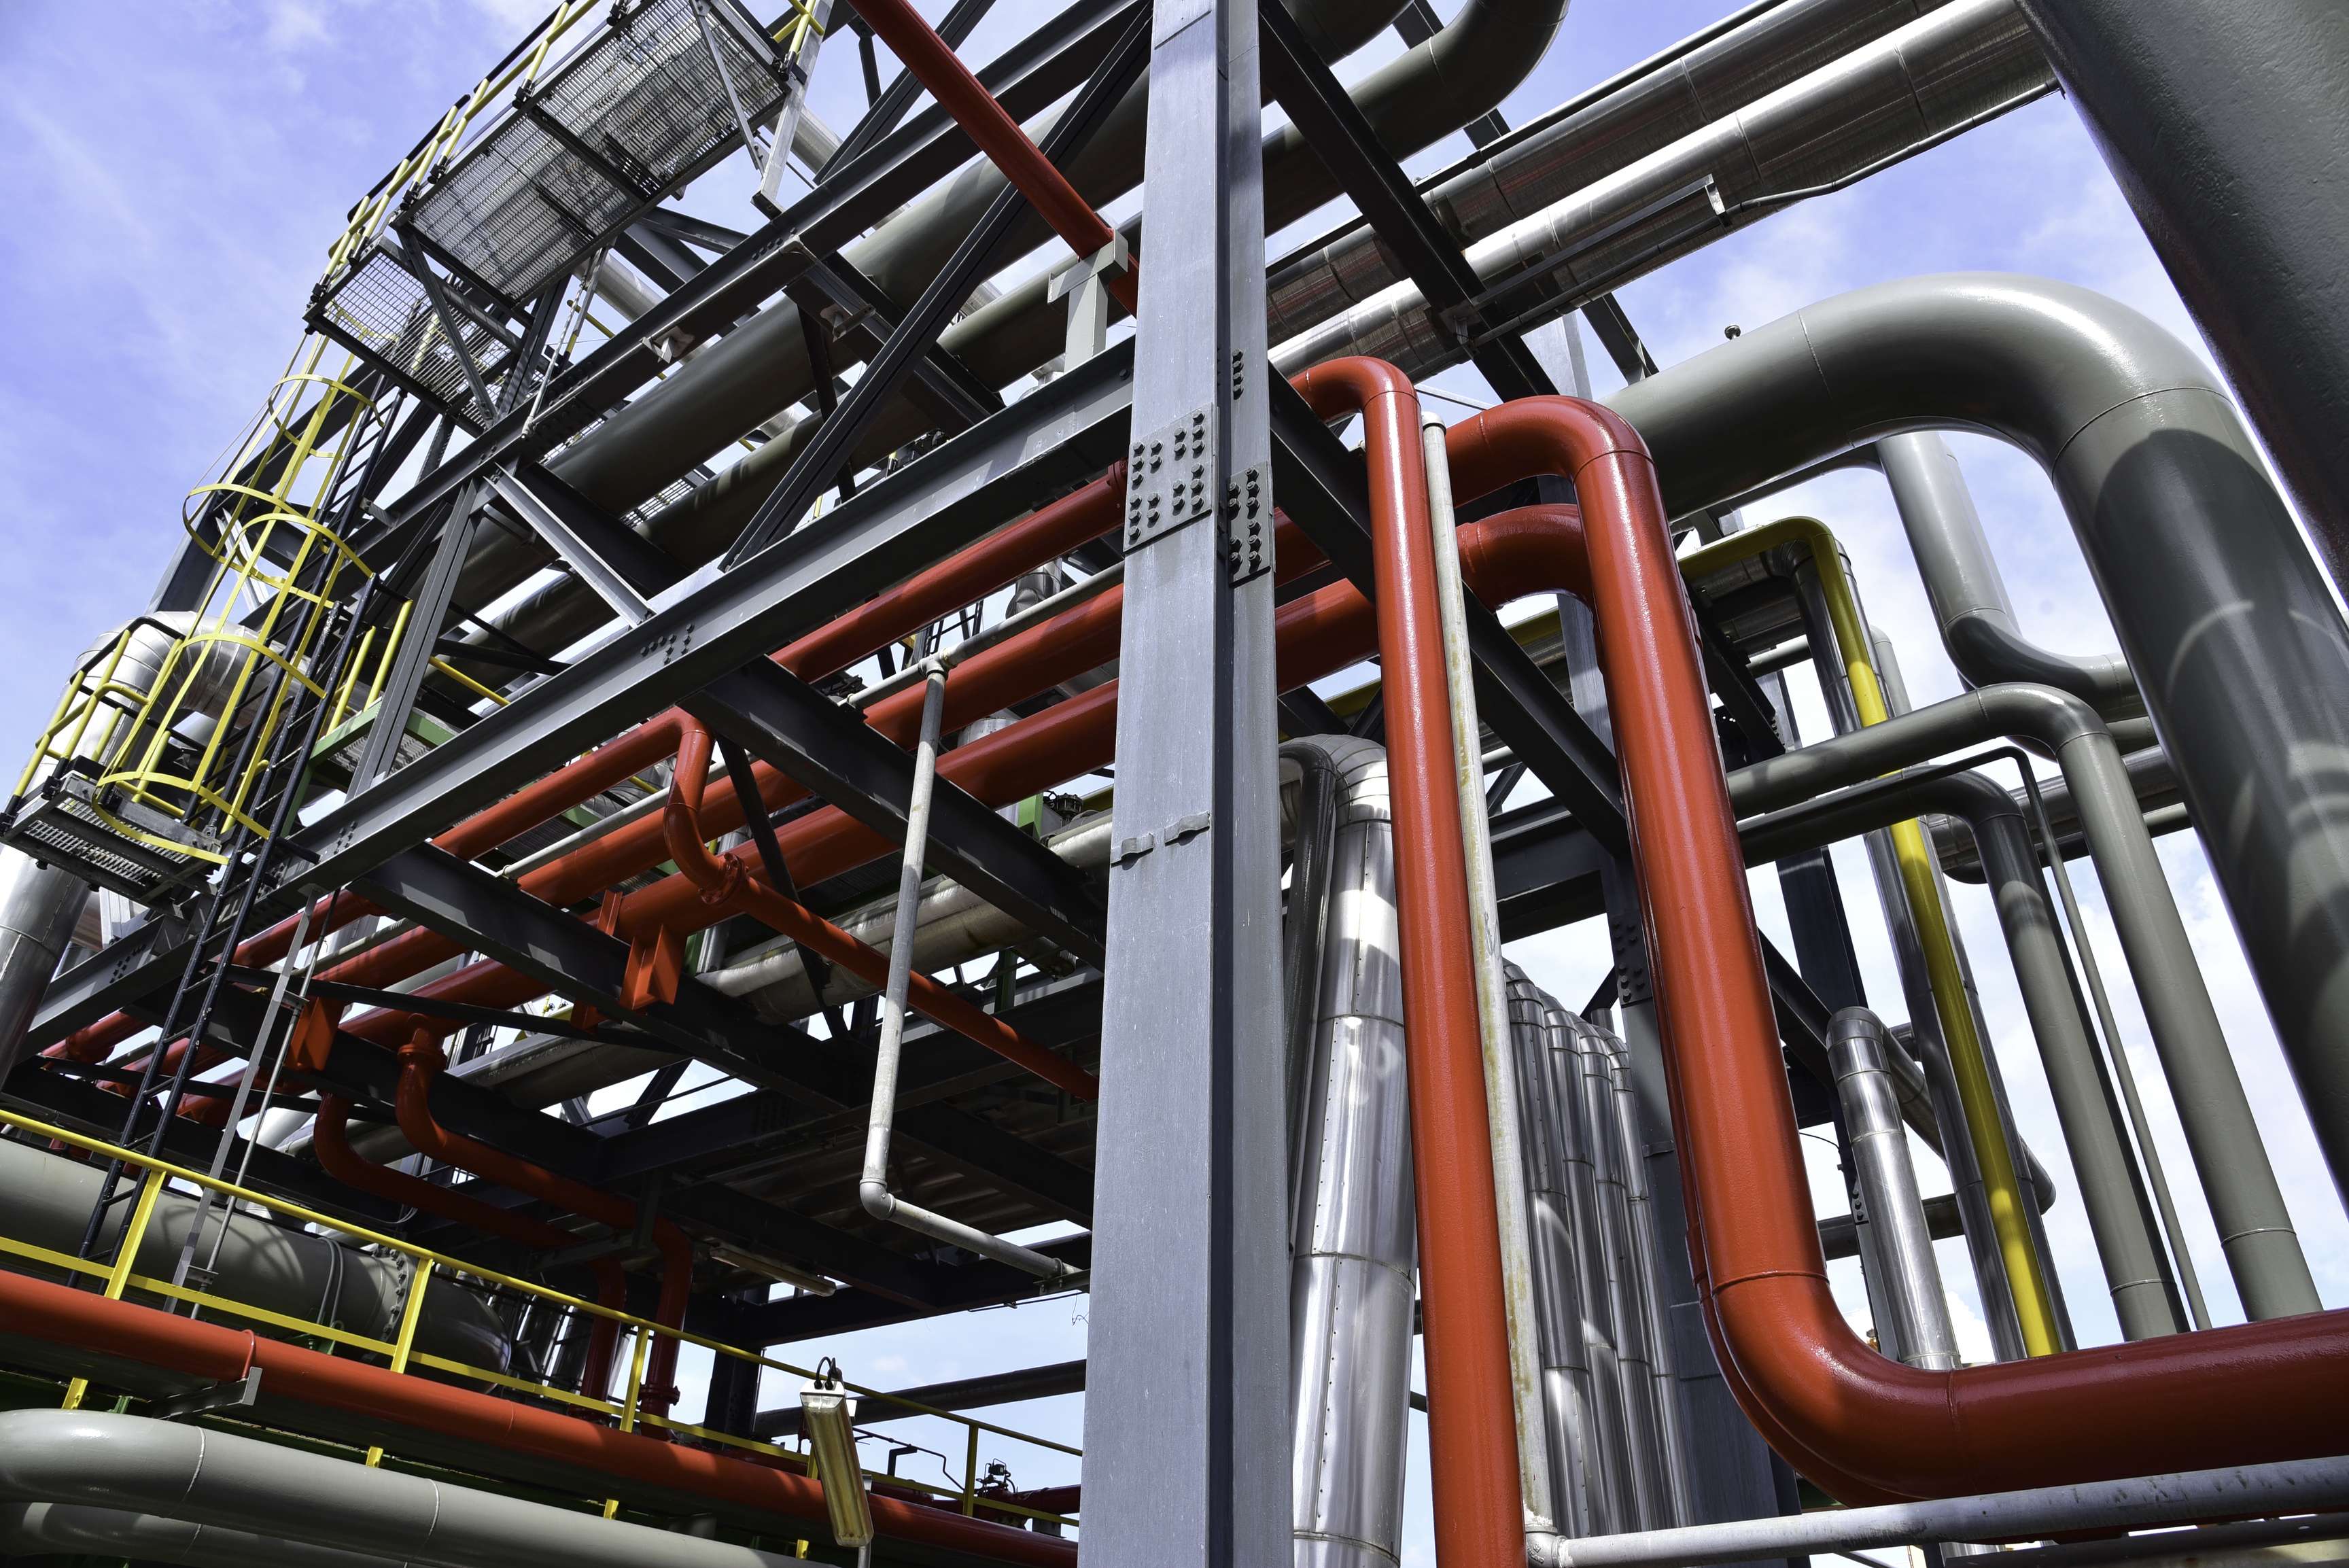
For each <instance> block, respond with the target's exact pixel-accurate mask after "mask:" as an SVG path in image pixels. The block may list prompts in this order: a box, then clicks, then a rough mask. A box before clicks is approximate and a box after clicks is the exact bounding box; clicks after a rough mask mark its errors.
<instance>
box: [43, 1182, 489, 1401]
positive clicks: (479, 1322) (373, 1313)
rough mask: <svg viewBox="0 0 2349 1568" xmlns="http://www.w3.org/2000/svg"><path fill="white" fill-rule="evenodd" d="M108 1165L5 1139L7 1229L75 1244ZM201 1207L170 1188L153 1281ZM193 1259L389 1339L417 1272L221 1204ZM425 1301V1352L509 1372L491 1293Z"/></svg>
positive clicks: (221, 1289) (152, 1245) (421, 1335)
mask: <svg viewBox="0 0 2349 1568" xmlns="http://www.w3.org/2000/svg"><path fill="white" fill-rule="evenodd" d="M103 1169H104V1168H103V1167H102V1166H98V1165H85V1164H83V1163H81V1162H80V1161H75V1160H69V1159H67V1158H66V1157H65V1156H63V1155H60V1154H52V1153H50V1152H49V1151H48V1150H46V1149H43V1148H41V1147H39V1146H38V1145H36V1144H31V1143H20V1142H16V1141H15V1140H0V1191H5V1192H6V1193H7V1194H8V1233H9V1234H10V1235H11V1236H13V1237H15V1238H16V1240H18V1241H20V1242H30V1243H33V1244H34V1245H36V1246H42V1247H47V1248H49V1249H50V1250H51V1251H53V1252H60V1253H68V1254H70V1253H73V1252H74V1251H75V1250H76V1248H77V1247H78V1246H79V1244H80V1243H81V1236H82V1228H83V1226H84V1225H86V1224H87V1223H88V1219H89V1212H90V1209H91V1208H92V1207H93V1206H94V1205H95V1204H96V1203H97V1202H98V1185H99V1182H100V1181H101V1180H102V1177H103ZM196 1212H197V1203H196V1201H195V1200H194V1199H192V1198H189V1197H186V1196H183V1195H182V1194H180V1193H177V1192H166V1193H164V1194H163V1196H162V1198H161V1199H160V1201H159V1202H157V1203H156V1205H155V1217H154V1219H153V1220H152V1221H151V1222H150V1223H149V1225H148V1227H147V1233H146V1236H145V1237H144V1239H143V1240H142V1241H141V1242H140V1246H139V1256H138V1261H137V1263H136V1264H135V1265H134V1266H135V1268H136V1269H137V1272H139V1273H140V1274H144V1275H146V1276H147V1277H148V1278H150V1279H169V1278H170V1277H171V1271H172V1270H173V1269H174V1268H175V1267H176V1266H177V1265H178V1264H179V1261H180V1253H181V1248H182V1246H183V1245H184V1243H185V1242H186V1239H187V1234H188V1227H189V1226H190V1225H191V1224H192V1223H193V1222H194V1221H195V1218H196ZM128 1220H129V1206H128V1205H122V1206H119V1207H117V1208H116V1209H115V1211H114V1212H113V1214H112V1216H111V1217H110V1218H109V1222H108V1223H107V1224H106V1226H105V1227H104V1228H103V1229H101V1230H100V1232H99V1233H98V1241H99V1243H100V1244H99V1247H98V1254H97V1255H98V1256H100V1257H105V1256H108V1255H109V1253H110V1252H111V1249H112V1248H113V1245H114V1243H115V1240H116V1238H117V1237H119V1235H120V1234H121V1233H122V1227H123V1225H124V1223H125V1222H127V1221H128ZM223 1225H225V1231H223ZM215 1239H217V1240H218V1241H219V1243H220V1252H219V1254H218V1256H217V1258H215V1257H214V1255H213V1253H212V1243H213V1242H214V1240H215ZM195 1261H196V1262H197V1263H198V1264H208V1265H209V1266H210V1267H211V1268H212V1269H213V1270H214V1271H215V1273H214V1275H213V1281H212V1285H211V1287H210V1288H211V1289H212V1291H213V1292H214V1293H216V1294H218V1295H222V1296H224V1297H226V1298H228V1299H229V1300H232V1301H237V1302H243V1304H245V1305H248V1306H257V1307H262V1308H264V1309H266V1310H268V1311H271V1312H275V1313H282V1314H284V1315H286V1316H289V1317H296V1318H303V1319H306V1320H308V1321H310V1322H314V1323H330V1324H335V1325H336V1326H340V1327H343V1328H345V1329H347V1330H349V1331H350V1332H351V1333H353V1334H364V1335H366V1336H368V1337H369V1338H371V1339H381V1340H387V1341H388V1340H391V1339H394V1338H396V1337H397V1336H398V1333H399V1315H400V1308H401V1307H402V1305H404V1304H405V1303H406V1301H407V1298H408V1284H409V1279H410V1278H411V1277H412V1273H413V1270H412V1265H411V1264H410V1263H409V1260H408V1258H407V1256H406V1255H405V1254H397V1255H391V1256H382V1255H378V1254H376V1253H367V1252H362V1251H360V1250H359V1249H358V1248H357V1247H355V1246H351V1245H348V1244H347V1243H343V1242H339V1241H336V1239H335V1238H333V1237H331V1236H325V1235H319V1234H316V1233H312V1232H308V1231H300V1230H295V1229H292V1228H290V1227H287V1226H284V1225H278V1224H274V1223H272V1222H270V1221H269V1220H267V1219H265V1218H263V1217H262V1216H260V1215H257V1214H249V1213H246V1212H243V1211H242V1210H235V1211H232V1212H227V1213H226V1214H225V1215H223V1212H222V1210H221V1208H220V1207H219V1206H218V1205H217V1204H215V1205H214V1206H213V1207H212V1211H211V1215H210V1219H209V1220H208V1222H207V1223H206V1225H205V1227H204V1231H203V1233H202V1236H200V1237H199V1238H198V1240H197V1243H196V1253H195ZM0 1267H6V1268H10V1269H15V1270H17V1271H19V1272H22V1273H26V1274H37V1275H40V1276H42V1277H44V1278H58V1277H61V1274H60V1271H57V1270H54V1269H50V1268H47V1267H45V1266H43V1265H41V1264H32V1263H29V1262H27V1261H26V1260H24V1259H21V1258H16V1257H8V1258H6V1259H5V1261H0ZM130 1294H131V1295H132V1297H133V1298H134V1299H136V1298H138V1297H139V1296H140V1295H142V1294H143V1293H142V1292H140V1290H139V1289H138V1288H137V1287H136V1286H133V1287H132V1289H131V1292H130ZM425 1299H426V1311H425V1313H424V1315H422V1316H421V1317H420V1318H419V1319H418V1320H417V1334H418V1342H417V1343H418V1347H419V1349H423V1350H429V1351H430V1352H432V1353H433V1354H434V1355H436V1356H445V1357H449V1358H450V1360H452V1361H462V1362H464V1363H465V1364H466V1365H467V1366H471V1367H486V1368H488V1369H489V1370H491V1371H493V1372H494V1371H503V1370H504V1369H505V1367H506V1356H507V1341H506V1335H505V1330H504V1327H503V1326H502V1325H501V1324H500V1323H499V1321H498V1319H497V1315H496V1314H494V1313H493V1312H492V1311H491V1309H490V1307H489V1305H488V1304H487V1303H486V1302H484V1301H483V1300H481V1297H479V1296H477V1295H473V1294H472V1293H471V1291H467V1290H462V1289H458V1288H454V1287H451V1286H450V1285H449V1284H447V1283H446V1282H445V1281H444V1282H442V1284H441V1286H440V1289H438V1290H434V1291H432V1292H430V1293H429V1295H427V1296H426V1298H425ZM0 1334H5V1324H0ZM6 1343H7V1345H8V1346H9V1358H10V1359H12V1360H16V1361H19V1362H23V1363H29V1364H33V1365H47V1364H48V1363H49V1361H50V1360H52V1359H53V1357H49V1356H47V1354H45V1352H46V1351H47V1346H42V1345H40V1344H37V1343H36V1342H34V1341H30V1340H24V1339H17V1338H14V1337H13V1336H12V1337H10V1338H8V1339H7V1340H6Z"/></svg>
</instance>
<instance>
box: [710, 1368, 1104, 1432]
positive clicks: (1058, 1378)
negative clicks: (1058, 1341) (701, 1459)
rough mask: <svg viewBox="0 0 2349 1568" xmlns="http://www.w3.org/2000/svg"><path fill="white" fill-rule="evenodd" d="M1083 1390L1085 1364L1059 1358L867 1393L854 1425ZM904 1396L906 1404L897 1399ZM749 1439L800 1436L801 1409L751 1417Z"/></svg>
mask: <svg viewBox="0 0 2349 1568" xmlns="http://www.w3.org/2000/svg"><path fill="white" fill-rule="evenodd" d="M1084 1391H1085V1364H1084V1363H1083V1362H1082V1361H1056V1362H1054V1363H1053V1364H1052V1365H1051V1366H1050V1367H1021V1368H1019V1370H1018V1371H1016V1372H991V1373H989V1374H988V1375H987V1376H986V1377H957V1378H956V1379H955V1380H954V1381H952V1382H950V1383H925V1384H923V1385H922V1386H921V1387H917V1388H892V1389H889V1390H888V1391H887V1392H885V1393H881V1394H868V1395H866V1396H865V1397H864V1398H863V1399H862V1400H861V1401H859V1402H858V1405H857V1408H856V1424H857V1425H858V1426H860V1427H865V1426H872V1425H874V1424H875V1423H877V1422H881V1421H903V1420H906V1419H909V1418H913V1417H915V1416H917V1415H919V1414H920V1412H919V1411H916V1410H912V1409H908V1408H905V1406H907V1405H926V1406H928V1407H929V1408H931V1409H933V1410H984V1409H987V1408H989V1407H992V1406H996V1405H1016V1404H1019V1403H1020V1402H1022V1401H1024V1400H1028V1399H1050V1398H1058V1397H1059V1396H1061V1395H1062V1394H1081V1393H1083V1392H1084ZM899 1400H902V1401H904V1404H897V1403H895V1401H899ZM746 1435H748V1436H750V1437H758V1438H767V1439H779V1438H795V1437H797V1436H799V1435H800V1408H799V1407H798V1406H797V1405H781V1406H778V1407H777V1408H774V1409H771V1410H761V1411H760V1412H759V1413H758V1414H757V1415H756V1416H754V1417H753V1418H751V1421H750V1432H749V1433H748V1434H746Z"/></svg>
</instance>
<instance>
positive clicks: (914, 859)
mask: <svg viewBox="0 0 2349 1568" xmlns="http://www.w3.org/2000/svg"><path fill="white" fill-rule="evenodd" d="M946 689H947V672H946V669H945V667H944V666H943V665H939V664H937V663H936V661H935V660H933V661H931V663H930V665H929V668H928V671H927V674H926V677H925V679H924V681H923V683H922V734H921V739H920V741H919V742H918V743H917V744H916V748H915V752H914V782H913V789H912V792H911V794H910V795H909V797H908V798H907V800H906V804H905V855H904V856H903V858H902V859H901V861H900V862H899V865H898V871H897V923H896V931H895V935H894V936H893V937H892V938H891V940H890V943H889V974H888V978H887V980H886V981H885V983H884V985H882V988H881V1038H880V1042H879V1044H878V1045H877V1046H876V1047H875V1048H874V1057H873V1105H872V1110H871V1112H870V1114H869V1115H868V1117H867V1119H866V1121H865V1128H864V1171H863V1173H862V1174H861V1175H860V1176H859V1178H858V1180H857V1183H856V1195H857V1201H858V1202H860V1203H862V1204H863V1205H864V1212H866V1213H868V1214H870V1215H872V1216H873V1217H874V1219H876V1220H882V1221H885V1222H888V1223H890V1224H893V1225H902V1226H903V1227H905V1229H906V1230H909V1231H914V1232H916V1233H920V1234H922V1235H926V1236H929V1237H931V1238H933V1239H934V1240H936V1241H941V1242H948V1243H953V1244H954V1245H956V1246H958V1247H964V1248H967V1249H968V1250H969V1251H971V1252H974V1253H978V1255H979V1256H981V1257H986V1258H993V1259H994V1260H995V1261H996V1262H997V1263H999V1264H1010V1265H1011V1266H1012V1267H1013V1268H1016V1269H1018V1270H1019V1271H1020V1272H1021V1273H1022V1274H1034V1275H1035V1276H1036V1277H1037V1278H1039V1279H1044V1280H1050V1281H1052V1282H1054V1283H1056V1284H1057V1283H1059V1282H1061V1281H1062V1280H1065V1279H1067V1278H1068V1277H1069V1276H1071V1274H1074V1273H1075V1272H1076V1271H1075V1270H1073V1269H1071V1267H1070V1266H1069V1265H1068V1264H1064V1263H1062V1262H1061V1260H1060V1259H1058V1258H1055V1257H1051V1256H1050V1255H1048V1254H1046V1253H1040V1252H1038V1251H1037V1250H1036V1249H1035V1248H1033V1247H1023V1246H1020V1245H1019V1244H1018V1243H1013V1242H1007V1241H1005V1240H1003V1239H1002V1238H1001V1237H999V1236H994V1235H989V1234H988V1233H987V1232H985V1231H981V1230H978V1228H976V1227H975V1226H971V1225H966V1224H962V1223H960V1222H957V1221H954V1220H949V1219H947V1217H946V1216H945V1215H943V1214H937V1213H933V1212H930V1211H929V1210H927V1209H925V1208H922V1207H920V1206H919V1205H918V1204H914V1203H908V1202H903V1201H901V1200H900V1199H899V1198H898V1197H897V1196H896V1194H895V1193H894V1192H892V1191H889V1134H890V1132H891V1130H892V1129H893V1127H894V1126H895V1121H896V1117H897V1063H898V1058H899V1056H900V1054H901V1052H902V1051H903V1049H904V1047H905V998H906V994H907V992H908V990H909V989H910V988H911V983H912V980H913V975H914V932H915V927H916V924H917V923H918V922H919V919H920V914H921V904H922V861H923V859H924V857H925V856H926V854H927V852H928V850H929V839H930V798H931V794H932V788H931V787H932V785H933V784H934V783H935V782H936V779H937V767H938V717H939V714H940V712H941V710H942V709H943V708H944V707H945V706H946Z"/></svg>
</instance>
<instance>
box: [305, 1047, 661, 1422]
mask: <svg viewBox="0 0 2349 1568" xmlns="http://www.w3.org/2000/svg"><path fill="white" fill-rule="evenodd" d="M350 1115H351V1102H350V1101H349V1100H347V1099H344V1098H343V1097H342V1096H341V1095H338V1094H328V1095H321V1096H320V1097H319V1099H318V1116H317V1119H316V1122H314V1123H313V1124H312V1127H311V1131H310V1148H311V1150H312V1151H313V1152H315V1153H316V1155H317V1156H318V1165H319V1167H320V1169H322V1170H324V1171H326V1174H327V1175H329V1176H332V1177H333V1178H334V1179H335V1180H336V1181H340V1182H341V1183H342V1184H343V1185H344V1186H346V1187H354V1188H357V1190H358V1191H362V1192H370V1193H373V1194H374V1195H375V1196H376V1197H378V1198H381V1199H383V1200H385V1201H386V1202H392V1203H398V1204H400V1205H401V1206H402V1207H405V1208H410V1209H419V1210H421V1211H423V1212H425V1213H428V1214H437V1215H439V1216H440V1218H442V1219H444V1220H454V1221H456V1222H459V1223H460V1224H465V1225H471V1226H472V1227H473V1229H475V1230H477V1231H479V1232H481V1233H482V1234H484V1235H490V1236H503V1237H505V1238H506V1239H507V1240H508V1241H512V1242H520V1243H523V1245H524V1246H529V1247H568V1246H574V1245H576V1244H577V1243H578V1241H579V1238H578V1237H576V1236H574V1235H573V1234H572V1233H570V1232H568V1231H564V1230H558V1229H556V1228H555V1227H554V1226H553V1225H550V1224H546V1223H545V1222H542V1221H538V1220H533V1219H532V1218H530V1216H528V1215H527V1214H516V1213H513V1212H510V1211H508V1210H504V1209H501V1208H499V1207H498V1206H497V1205H496V1204H495V1203H484V1202H481V1200H480V1199H479V1198H475V1197H472V1196H471V1195H470V1194H468V1193H464V1192H452V1191H450V1190H449V1189H448V1188H446V1187H441V1186H437V1185H435V1184H434V1183H432V1182H430V1181H425V1180H424V1179H423V1178H422V1177H420V1176H411V1175H409V1173H408V1172H407V1171H394V1170H393V1169H391V1167H389V1166H388V1165H378V1164H377V1163H376V1162H375V1161H372V1160H368V1159H367V1158H365V1157H364V1156H362V1155H361V1154H360V1153H359V1151H358V1150H356V1149H354V1148H352V1147H351V1140H350ZM594 1267H595V1299H596V1300H597V1301H598V1302H600V1303H602V1304H603V1305H605V1306H608V1307H611V1308H613V1309H615V1310H616V1311H620V1312H626V1310H627V1308H628V1276H627V1274H626V1273H625V1272H623V1271H622V1269H621V1267H620V1265H619V1264H618V1263H617V1262H616V1260H614V1259H611V1258H597V1259H596V1260H595V1264H594ZM618 1339H619V1325H618V1324H616V1323H614V1322H613V1321H612V1320H611V1319H610V1318H608V1317H597V1318H594V1319H591V1326H590V1328H589V1330H588V1337H587V1366H586V1370H585V1373H584V1374H583V1375H582V1377H580V1387H581V1392H583V1393H586V1394H590V1395H592V1396H594V1397H595V1398H599V1399H600V1398H605V1397H606V1396H607V1395H608V1394H609V1392H610V1390H611V1387H612V1348H613V1346H614V1345H615V1344H616V1342H617V1341H618Z"/></svg>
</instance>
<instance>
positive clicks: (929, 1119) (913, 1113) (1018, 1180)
mask: <svg viewBox="0 0 2349 1568" xmlns="http://www.w3.org/2000/svg"><path fill="white" fill-rule="evenodd" d="M896 1130H897V1136H898V1138H899V1140H901V1141H902V1142H903V1143H904V1144H905V1146H906V1147H909V1148H912V1149H914V1150H916V1151H917V1152H919V1153H920V1154H922V1155H924V1156H925V1157H926V1158H927V1159H929V1160H932V1161H937V1162H939V1163H942V1164H945V1165H947V1166H949V1167H951V1168H953V1169H954V1170H957V1171H961V1172H962V1173H963V1174H965V1175H967V1176H969V1177H971V1178H973V1179H974V1180H976V1181H983V1182H985V1183H986V1184H987V1185H988V1186H989V1187H992V1188H994V1189H995V1190H996V1191H999V1192H1001V1193H1003V1194H1005V1195H1006V1196H1008V1197H1013V1198H1018V1199H1019V1200H1021V1201H1022V1202H1027V1203H1030V1204H1033V1205H1034V1206H1035V1207H1036V1208H1038V1209H1040V1210H1042V1211H1043V1212H1046V1213H1048V1214H1050V1215H1051V1216H1052V1218H1054V1219H1056V1220H1067V1221H1069V1222H1071V1223H1074V1224H1079V1225H1085V1226H1088V1227H1089V1226H1091V1225H1092V1222H1093V1173H1092V1171H1088V1170H1086V1169H1085V1168H1084V1167H1083V1166H1081V1165H1078V1164H1076V1163H1074V1162H1072V1161H1067V1160H1063V1159H1061V1157H1060V1156H1059V1155H1057V1154H1054V1153H1052V1152H1051V1151H1050V1150H1043V1149H1039V1148H1037V1147H1036V1146H1035V1145H1034V1144H1032V1143H1030V1142H1029V1141H1028V1140H1026V1139H1024V1138H1019V1137H1015V1136H1014V1135H1013V1134H1011V1133H1009V1132H1006V1131H1004V1130H1003V1129H1001V1128H999V1127H998V1126H996V1125H995V1123H993V1122H991V1121H989V1120H988V1119H986V1118H985V1117H982V1116H975V1115H973V1114H972V1113H970V1112H969V1111H967V1110H961V1109H957V1108H956V1107H954V1106H951V1105H942V1104H938V1103H936V1102H935V1101H933V1102H932V1103H930V1104H928V1105H914V1106H907V1107H905V1108H904V1109H901V1110H899V1111H898V1112H897V1124H896Z"/></svg>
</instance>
